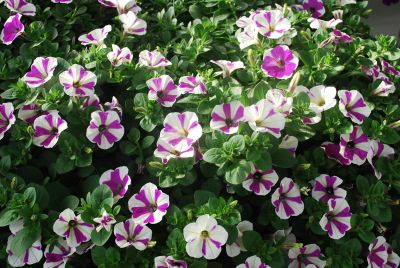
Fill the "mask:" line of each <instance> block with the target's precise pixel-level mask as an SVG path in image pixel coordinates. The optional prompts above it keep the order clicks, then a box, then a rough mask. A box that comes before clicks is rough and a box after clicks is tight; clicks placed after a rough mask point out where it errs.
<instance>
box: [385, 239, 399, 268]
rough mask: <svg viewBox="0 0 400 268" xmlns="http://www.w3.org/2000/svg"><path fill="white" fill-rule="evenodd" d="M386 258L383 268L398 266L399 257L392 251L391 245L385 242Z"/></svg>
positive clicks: (395, 267)
mask: <svg viewBox="0 0 400 268" xmlns="http://www.w3.org/2000/svg"><path fill="white" fill-rule="evenodd" d="M386 248H387V253H388V258H387V262H386V266H385V268H397V267H399V266H400V257H399V255H397V253H396V252H394V251H393V248H392V246H390V245H389V244H388V243H386Z"/></svg>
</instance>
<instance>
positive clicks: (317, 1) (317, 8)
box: [303, 0, 325, 18]
mask: <svg viewBox="0 0 400 268" xmlns="http://www.w3.org/2000/svg"><path fill="white" fill-rule="evenodd" d="M303 8H304V9H305V10H308V11H310V12H311V15H312V16H313V17H314V18H319V17H322V16H323V15H324V14H325V7H324V2H323V1H322V0H304V2H303Z"/></svg>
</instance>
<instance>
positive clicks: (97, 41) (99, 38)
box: [78, 25, 112, 47]
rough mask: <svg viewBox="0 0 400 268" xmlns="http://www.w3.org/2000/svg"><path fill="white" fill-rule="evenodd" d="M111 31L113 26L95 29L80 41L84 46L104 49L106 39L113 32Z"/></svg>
mask: <svg viewBox="0 0 400 268" xmlns="http://www.w3.org/2000/svg"><path fill="white" fill-rule="evenodd" d="M111 30H112V27H111V25H106V26H104V27H103V28H99V29H95V30H93V31H91V32H89V33H87V34H83V35H81V36H79V37H78V41H79V42H81V44H82V45H84V46H88V45H96V46H100V47H103V45H104V39H106V38H107V36H108V33H109V32H111Z"/></svg>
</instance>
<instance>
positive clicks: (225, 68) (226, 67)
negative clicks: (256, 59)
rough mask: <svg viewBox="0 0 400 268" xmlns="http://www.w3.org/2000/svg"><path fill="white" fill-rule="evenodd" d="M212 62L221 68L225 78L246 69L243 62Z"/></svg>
mask: <svg viewBox="0 0 400 268" xmlns="http://www.w3.org/2000/svg"><path fill="white" fill-rule="evenodd" d="M211 62H212V63H214V64H216V65H218V67H219V68H221V70H222V77H223V78H225V77H228V76H230V75H231V74H232V73H233V72H234V71H235V70H237V69H243V68H244V64H243V62H241V61H228V60H217V61H214V60H212V61H211Z"/></svg>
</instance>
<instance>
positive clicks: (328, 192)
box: [325, 187, 333, 194]
mask: <svg viewBox="0 0 400 268" xmlns="http://www.w3.org/2000/svg"><path fill="white" fill-rule="evenodd" d="M325 191H326V193H327V194H333V188H332V187H326V189H325Z"/></svg>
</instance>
